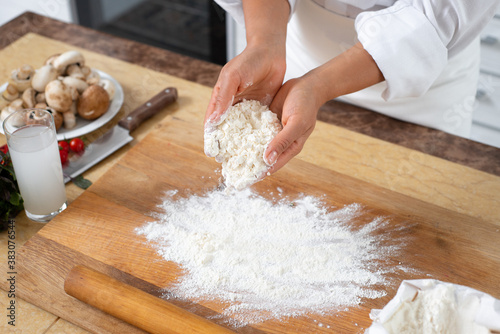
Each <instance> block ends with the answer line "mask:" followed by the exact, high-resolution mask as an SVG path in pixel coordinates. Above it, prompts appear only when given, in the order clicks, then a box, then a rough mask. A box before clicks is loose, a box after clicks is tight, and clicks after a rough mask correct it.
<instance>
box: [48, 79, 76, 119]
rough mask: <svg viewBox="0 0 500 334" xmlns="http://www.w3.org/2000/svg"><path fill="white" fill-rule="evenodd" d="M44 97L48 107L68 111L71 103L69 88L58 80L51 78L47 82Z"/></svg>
mask: <svg viewBox="0 0 500 334" xmlns="http://www.w3.org/2000/svg"><path fill="white" fill-rule="evenodd" d="M45 99H46V101H47V105H48V106H49V107H51V108H53V109H54V110H55V111H59V112H65V111H68V109H69V108H70V107H71V103H73V98H72V96H71V89H70V88H69V87H68V86H66V85H65V84H64V83H62V81H59V80H52V81H51V82H49V83H48V84H47V87H45Z"/></svg>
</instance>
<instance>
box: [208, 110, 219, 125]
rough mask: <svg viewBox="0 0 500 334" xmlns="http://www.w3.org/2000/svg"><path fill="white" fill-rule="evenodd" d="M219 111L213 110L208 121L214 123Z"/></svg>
mask: <svg viewBox="0 0 500 334" xmlns="http://www.w3.org/2000/svg"><path fill="white" fill-rule="evenodd" d="M217 115H218V114H217V112H213V113H212V114H211V115H210V116H208V121H209V122H210V123H213V122H214V121H215V119H216V118H217Z"/></svg>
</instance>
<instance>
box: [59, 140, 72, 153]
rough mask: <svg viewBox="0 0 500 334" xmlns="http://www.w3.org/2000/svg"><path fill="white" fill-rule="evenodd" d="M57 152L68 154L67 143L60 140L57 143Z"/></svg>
mask: <svg viewBox="0 0 500 334" xmlns="http://www.w3.org/2000/svg"><path fill="white" fill-rule="evenodd" d="M58 145H59V150H60V151H66V152H69V144H68V142H67V141H64V140H61V141H60V142H59V143H58Z"/></svg>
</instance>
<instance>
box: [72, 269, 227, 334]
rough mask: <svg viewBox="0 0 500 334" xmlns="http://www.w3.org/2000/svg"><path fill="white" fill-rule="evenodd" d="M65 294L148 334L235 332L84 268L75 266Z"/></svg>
mask: <svg viewBox="0 0 500 334" xmlns="http://www.w3.org/2000/svg"><path fill="white" fill-rule="evenodd" d="M64 291H66V293H67V294H69V295H70V296H73V297H75V298H77V299H78V300H81V301H82V302H84V303H86V304H89V305H91V306H94V307H95V308H97V309H99V310H101V311H103V312H106V313H108V314H110V315H112V316H114V317H116V318H118V319H121V320H123V321H125V322H127V323H129V324H131V325H134V326H136V327H138V328H140V329H142V330H145V331H146V332H149V333H153V334H155V333H158V334H174V333H176V334H181V333H182V334H186V333H205V334H212V333H214V334H215V333H217V334H218V333H222V334H227V333H234V332H232V331H230V330H229V329H227V328H224V327H222V326H219V325H217V324H215V323H213V322H210V321H208V320H207V319H205V318H203V317H200V316H197V315H196V314H193V313H191V312H188V311H186V310H184V309H182V308H180V307H178V306H175V305H173V304H171V303H169V302H167V301H165V300H163V299H160V298H157V297H155V296H153V295H150V294H148V293H146V292H144V291H142V290H139V289H137V288H135V287H132V286H130V285H128V284H125V283H122V282H120V281H118V280H116V279H114V278H111V277H109V276H107V275H104V274H102V273H100V272H97V271H95V270H92V269H90V268H87V267H84V266H76V267H74V268H73V269H71V271H70V272H69V274H68V276H67V277H66V280H65V282H64Z"/></svg>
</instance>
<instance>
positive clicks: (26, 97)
mask: <svg viewBox="0 0 500 334" xmlns="http://www.w3.org/2000/svg"><path fill="white" fill-rule="evenodd" d="M22 99H23V106H24V107H25V108H33V107H34V106H35V104H36V100H35V90H34V89H33V88H31V87H30V88H28V89H26V90H25V91H24V92H23V95H22Z"/></svg>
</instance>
